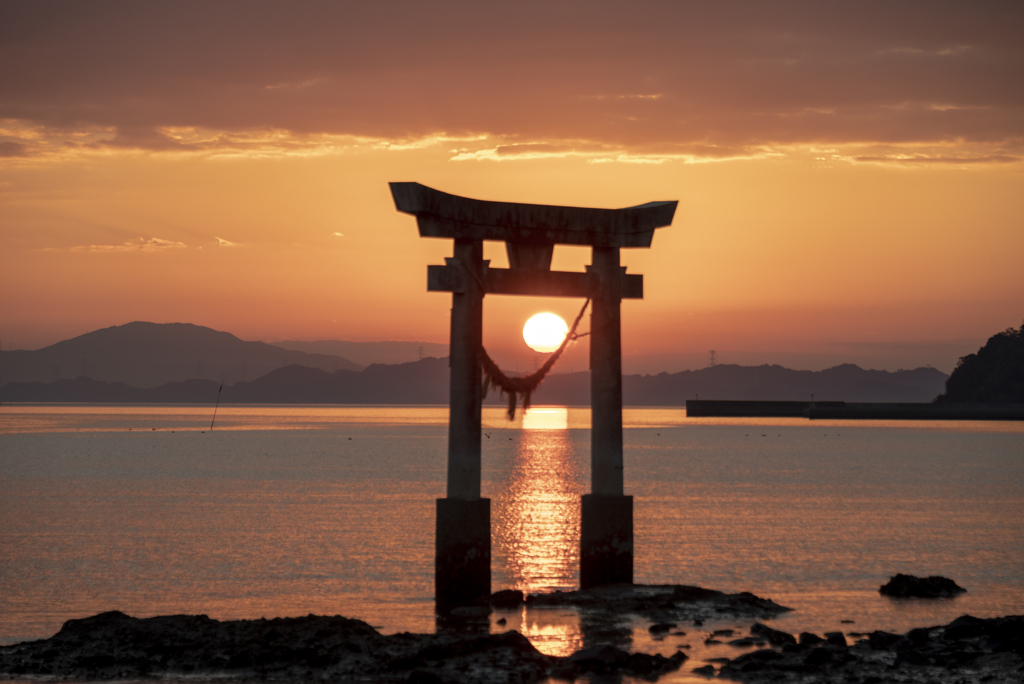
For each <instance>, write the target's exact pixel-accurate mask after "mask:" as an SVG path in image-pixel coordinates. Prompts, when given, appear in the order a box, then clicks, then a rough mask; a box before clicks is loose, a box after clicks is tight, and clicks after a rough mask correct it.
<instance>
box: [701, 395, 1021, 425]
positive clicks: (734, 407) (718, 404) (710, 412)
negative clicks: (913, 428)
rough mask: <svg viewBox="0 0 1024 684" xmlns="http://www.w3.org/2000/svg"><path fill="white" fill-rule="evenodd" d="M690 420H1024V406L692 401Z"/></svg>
mask: <svg viewBox="0 0 1024 684" xmlns="http://www.w3.org/2000/svg"><path fill="white" fill-rule="evenodd" d="M686 415H687V417H689V418H704V417H728V418H809V419H811V420H815V419H854V420H857V419H861V420H1024V404H912V403H856V402H849V403H848V402H845V401H721V400H706V399H700V400H695V399H690V400H687V402H686Z"/></svg>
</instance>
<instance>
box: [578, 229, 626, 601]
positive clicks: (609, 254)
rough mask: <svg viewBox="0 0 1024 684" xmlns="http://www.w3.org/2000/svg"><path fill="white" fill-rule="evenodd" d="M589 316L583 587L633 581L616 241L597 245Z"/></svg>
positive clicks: (581, 573) (581, 543) (581, 574)
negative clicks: (588, 488)
mask: <svg viewBox="0 0 1024 684" xmlns="http://www.w3.org/2000/svg"><path fill="white" fill-rule="evenodd" d="M587 270H588V271H590V272H591V273H592V274H594V275H595V276H596V277H597V281H598V286H597V290H596V292H595V293H594V297H593V301H592V306H593V309H592V313H591V316H590V330H591V333H590V410H591V431H590V433H591V444H590V453H591V457H590V470H591V493H590V494H587V495H584V497H583V505H582V509H581V514H582V519H581V526H580V587H581V588H584V589H586V588H588V587H593V586H598V585H601V584H621V583H627V584H632V582H633V497H631V496H624V495H623V463H622V321H621V316H620V310H621V303H622V289H621V288H622V280H623V269H622V267H621V266H620V264H619V250H618V248H617V247H594V257H593V264H592V265H591V266H589V267H588V269H587Z"/></svg>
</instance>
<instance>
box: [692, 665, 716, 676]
mask: <svg viewBox="0 0 1024 684" xmlns="http://www.w3.org/2000/svg"><path fill="white" fill-rule="evenodd" d="M693 674H695V675H700V676H702V677H714V676H715V666H714V665H704V666H703V667H696V668H694V669H693Z"/></svg>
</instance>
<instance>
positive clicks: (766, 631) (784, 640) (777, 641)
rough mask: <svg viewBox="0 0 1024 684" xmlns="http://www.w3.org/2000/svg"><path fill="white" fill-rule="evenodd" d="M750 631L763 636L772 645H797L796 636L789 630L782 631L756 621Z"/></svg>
mask: <svg viewBox="0 0 1024 684" xmlns="http://www.w3.org/2000/svg"><path fill="white" fill-rule="evenodd" d="M750 633H751V634H753V635H756V636H759V637H763V638H764V639H765V641H767V642H768V643H769V644H771V645H772V646H782V645H784V644H792V645H793V646H796V638H794V637H793V635H792V634H789V633H788V632H782V631H779V630H777V629H772V628H771V627H768V626H767V625H762V624H761V623H760V622H755V623H754V624H753V625H752V626H751V627H750Z"/></svg>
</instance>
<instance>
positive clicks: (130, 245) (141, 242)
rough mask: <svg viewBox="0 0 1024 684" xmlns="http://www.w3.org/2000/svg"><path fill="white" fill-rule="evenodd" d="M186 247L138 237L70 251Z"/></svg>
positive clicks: (163, 249)
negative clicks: (115, 243) (112, 243)
mask: <svg viewBox="0 0 1024 684" xmlns="http://www.w3.org/2000/svg"><path fill="white" fill-rule="evenodd" d="M186 247H188V245H186V244H185V243H184V242H175V241H174V240H164V239H162V238H155V237H151V238H147V237H138V238H135V239H132V240H128V241H126V242H124V243H122V244H120V245H80V246H78V247H72V248H71V251H72V252H97V253H112V252H163V251H167V250H175V249H184V248H186Z"/></svg>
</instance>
